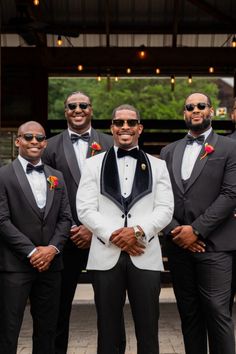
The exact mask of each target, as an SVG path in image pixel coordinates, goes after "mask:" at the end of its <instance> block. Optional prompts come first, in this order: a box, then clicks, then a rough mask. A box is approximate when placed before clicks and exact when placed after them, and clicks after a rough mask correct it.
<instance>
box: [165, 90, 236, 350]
mask: <svg viewBox="0 0 236 354" xmlns="http://www.w3.org/2000/svg"><path fill="white" fill-rule="evenodd" d="M213 113H214V111H213V107H212V104H211V101H210V98H209V97H208V96H207V95H205V94H203V93H193V94H191V95H189V96H188V97H187V99H186V101H185V106H184V119H185V122H186V125H187V128H188V129H189V133H188V135H187V136H185V137H184V138H183V139H181V140H179V141H176V142H174V143H172V144H169V145H168V146H166V147H165V148H164V149H162V151H161V158H163V159H164V160H165V161H166V162H167V166H168V169H169V172H170V177H171V180H172V187H173V192H174V198H175V211H174V217H173V219H172V221H171V223H170V224H169V225H168V226H167V227H166V228H165V229H164V234H165V236H166V246H167V253H168V257H169V267H170V271H171V274H172V279H173V286H174V291H175V296H176V299H177V305H178V309H179V312H180V317H181V322H182V332H183V336H184V344H185V351H186V354H199V353H201V354H207V336H208V341H209V349H210V353H211V354H220V353H227V354H234V353H235V344H234V328H233V322H232V318H231V316H230V311H229V302H230V292H231V281H232V251H233V250H235V249H236V237H235V230H236V218H235V216H234V208H235V205H236V178H235V176H236V154H235V151H236V143H235V142H234V141H233V140H231V139H228V138H227V137H223V136H220V135H217V134H216V133H214V132H213V130H212V128H211V119H212V116H213Z"/></svg>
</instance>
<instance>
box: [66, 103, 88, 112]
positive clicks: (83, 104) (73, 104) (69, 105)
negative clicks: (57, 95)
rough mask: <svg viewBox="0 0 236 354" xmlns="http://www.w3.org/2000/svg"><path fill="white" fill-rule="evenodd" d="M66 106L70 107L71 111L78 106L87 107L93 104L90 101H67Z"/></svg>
mask: <svg viewBox="0 0 236 354" xmlns="http://www.w3.org/2000/svg"><path fill="white" fill-rule="evenodd" d="M65 107H66V108H68V109H70V110H71V111H74V110H75V109H76V108H77V107H79V108H81V109H87V108H88V107H91V104H90V103H86V102H80V103H66V105H65Z"/></svg>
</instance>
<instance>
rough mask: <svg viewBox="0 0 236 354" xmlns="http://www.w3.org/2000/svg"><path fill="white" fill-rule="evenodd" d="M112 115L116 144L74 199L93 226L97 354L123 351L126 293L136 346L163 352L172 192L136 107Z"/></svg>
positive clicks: (91, 164) (86, 175)
mask: <svg viewBox="0 0 236 354" xmlns="http://www.w3.org/2000/svg"><path fill="white" fill-rule="evenodd" d="M112 118H113V119H112V124H111V132H112V134H113V138H114V147H112V148H111V149H110V150H108V152H107V153H103V154H100V155H99V156H95V157H94V158H93V159H89V160H87V161H86V165H85V168H84V171H83V173H82V177H81V181H80V186H79V189H78V193H77V198H76V201H77V210H78V215H79V218H80V220H82V222H83V223H84V224H85V225H86V226H87V227H88V228H89V229H90V230H91V231H92V232H93V237H92V243H91V248H90V252H89V259H88V265H87V269H89V270H91V271H92V277H93V288H94V293H95V304H96V309H97V316H98V321H97V325H98V348H97V354H116V353H119V341H120V335H119V333H120V322H121V319H122V318H123V307H124V304H125V299H126V292H127V294H128V297H129V301H130V306H131V310H132V314H133V319H134V323H135V334H136V338H137V352H138V353H139V354H159V345H158V318H159V293H160V271H161V270H163V264H162V256H161V249H160V244H159V239H158V232H159V231H160V230H161V229H162V228H163V227H165V226H166V225H167V224H168V223H169V222H170V220H171V218H172V213H173V194H172V189H171V184H170V179H169V174H168V171H167V168H166V164H165V162H164V161H161V160H159V159H157V158H155V157H153V156H150V155H148V154H145V153H144V152H143V151H142V150H140V149H139V148H138V139H139V136H140V134H141V133H142V130H143V126H142V124H141V123H140V116H139V112H138V111H137V110H136V109H135V108H134V107H133V106H130V105H121V106H119V107H117V108H116V109H115V110H114V111H113V114H112Z"/></svg>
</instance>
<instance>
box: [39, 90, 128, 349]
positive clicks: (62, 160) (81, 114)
mask: <svg viewBox="0 0 236 354" xmlns="http://www.w3.org/2000/svg"><path fill="white" fill-rule="evenodd" d="M92 114H93V107H92V103H91V100H90V98H89V97H88V96H87V95H86V94H85V93H83V92H80V91H76V92H72V93H70V94H69V95H68V96H67V98H66V100H65V118H66V120H67V124H68V129H66V130H64V131H63V132H62V133H60V134H58V135H56V136H54V137H52V138H50V139H49V140H48V145H47V148H46V149H45V153H44V155H43V161H44V162H45V163H47V164H48V165H50V166H52V167H54V168H56V169H58V170H59V171H61V172H62V173H63V175H64V178H65V182H66V185H67V190H68V196H69V201H70V206H71V210H72V216H73V225H72V228H71V230H70V237H69V239H68V242H67V243H66V246H65V249H64V252H63V261H64V270H63V273H62V286H61V301H60V312H59V320H58V328H57V337H56V354H66V352H67V346H68V338H69V322H70V314H71V306H72V301H73V298H74V294H75V290H76V286H77V283H78V280H79V276H80V274H81V271H82V270H83V269H85V268H86V264H87V258H88V251H89V247H90V242H91V237H92V233H91V232H90V231H89V230H88V229H87V228H86V227H85V226H84V225H83V224H81V222H80V220H79V219H78V216H77V212H76V200H75V199H76V192H77V189H78V185H79V181H80V176H81V172H82V170H83V166H84V163H85V160H86V158H88V157H91V156H94V155H97V154H99V153H100V152H103V151H106V150H107V149H109V148H110V146H112V143H113V140H112V137H111V136H110V135H107V134H104V133H101V132H99V131H97V130H95V129H93V128H92V126H91V121H92ZM123 340H124V343H123V344H122V346H124V348H123V349H122V350H121V352H120V353H119V354H123V353H124V350H125V339H123Z"/></svg>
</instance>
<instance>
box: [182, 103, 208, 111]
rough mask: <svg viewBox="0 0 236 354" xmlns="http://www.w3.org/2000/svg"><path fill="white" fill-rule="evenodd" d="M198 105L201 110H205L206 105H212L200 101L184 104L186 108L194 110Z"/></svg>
mask: <svg viewBox="0 0 236 354" xmlns="http://www.w3.org/2000/svg"><path fill="white" fill-rule="evenodd" d="M195 107H197V108H198V109H199V110H200V111H203V110H204V109H205V108H206V107H210V105H209V104H208V103H204V102H199V103H197V104H193V103H189V104H186V105H185V106H184V108H185V110H186V111H188V112H192V111H193V110H194V108H195Z"/></svg>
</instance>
